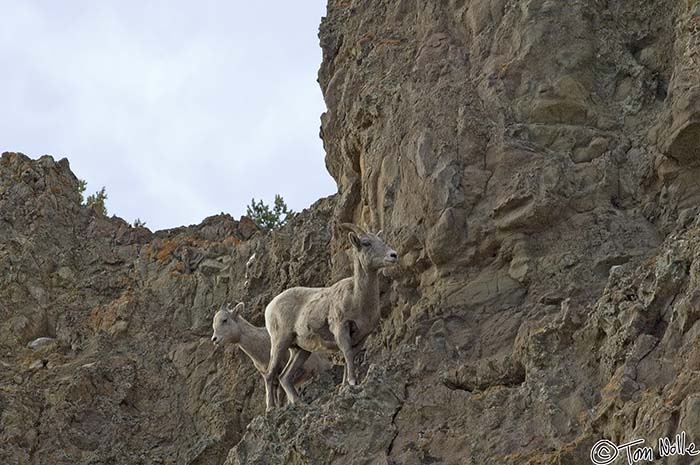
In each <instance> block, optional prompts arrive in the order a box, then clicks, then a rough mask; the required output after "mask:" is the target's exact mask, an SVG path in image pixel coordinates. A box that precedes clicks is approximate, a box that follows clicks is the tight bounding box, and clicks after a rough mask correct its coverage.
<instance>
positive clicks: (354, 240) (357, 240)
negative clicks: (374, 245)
mask: <svg viewBox="0 0 700 465" xmlns="http://www.w3.org/2000/svg"><path fill="white" fill-rule="evenodd" d="M348 239H349V240H350V243H351V244H352V245H353V246H354V247H355V248H356V249H358V250H359V249H360V247H361V246H362V244H361V242H360V238H359V237H358V236H357V234H355V233H354V232H349V233H348Z"/></svg>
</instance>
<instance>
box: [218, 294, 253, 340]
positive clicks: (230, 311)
mask: <svg viewBox="0 0 700 465" xmlns="http://www.w3.org/2000/svg"><path fill="white" fill-rule="evenodd" d="M244 308H245V304H244V303H243V302H240V303H239V304H238V305H236V306H235V307H234V308H231V305H230V304H227V305H225V306H224V305H222V306H221V308H220V309H219V311H218V312H216V314H215V315H214V320H213V322H212V329H213V330H214V334H213V335H212V336H211V341H212V342H213V343H214V344H217V345H218V344H225V343H229V342H232V343H234V344H238V343H239V342H240V340H241V330H240V328H239V327H238V315H239V314H240V312H241V311H242V310H243V309H244Z"/></svg>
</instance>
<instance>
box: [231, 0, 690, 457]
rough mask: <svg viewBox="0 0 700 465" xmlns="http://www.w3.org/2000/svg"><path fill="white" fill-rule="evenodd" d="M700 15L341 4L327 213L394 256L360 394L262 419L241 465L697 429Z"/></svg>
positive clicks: (586, 7) (329, 71) (327, 22)
mask: <svg viewBox="0 0 700 465" xmlns="http://www.w3.org/2000/svg"><path fill="white" fill-rule="evenodd" d="M699 28H700V6H699V5H698V3H697V2H693V1H687V2H686V1H681V2H677V1H657V2H643V1H627V2H612V1H608V2H606V1H594V0H583V1H574V2H551V1H543V0H528V1H518V2H515V1H507V0H501V1H496V2H494V1H477V0H474V1H444V2H409V1H396V2H394V1H378V2H369V1H341V0H338V1H333V0H331V1H330V2H329V6H328V16H327V18H325V19H324V20H323V23H322V25H321V33H320V38H321V46H322V48H323V52H324V59H323V64H322V66H321V70H320V73H319V82H320V84H321V88H322V90H323V92H324V96H325V99H326V103H327V107H328V111H327V113H325V114H324V115H323V117H322V122H323V126H322V136H323V139H324V143H325V147H326V151H327V158H326V163H327V166H328V169H329V171H330V172H331V173H332V175H333V176H334V177H335V178H336V180H337V181H338V184H339V194H338V203H337V207H336V212H335V213H336V216H337V217H338V218H340V219H342V220H354V221H360V222H362V221H364V222H366V223H367V224H369V225H371V226H373V227H376V228H382V229H384V230H385V231H387V237H388V239H389V241H390V242H391V244H392V245H393V246H394V247H396V248H397V250H399V252H400V254H401V256H402V257H403V258H402V261H401V267H400V269H397V270H394V271H392V272H391V275H392V278H393V282H392V288H391V293H390V296H391V297H390V301H389V302H387V307H386V311H387V313H388V316H387V318H386V320H385V321H384V322H383V325H382V328H381V331H379V332H378V333H377V334H376V335H375V337H373V338H372V340H371V341H370V342H369V347H368V350H367V353H366V354H365V358H364V360H365V365H364V366H365V368H366V369H367V370H368V374H367V380H366V382H365V386H364V387H363V389H362V390H361V391H360V392H354V391H352V392H351V391H345V392H341V393H340V394H339V395H333V394H329V395H328V396H326V397H324V398H322V399H320V400H318V401H316V402H314V403H312V404H311V405H310V406H309V407H308V408H306V409H300V411H298V412H287V411H285V412H283V413H280V414H278V416H268V417H266V418H264V419H263V418H258V419H256V420H255V421H254V422H253V424H252V425H251V426H250V431H249V432H248V433H247V434H246V436H245V437H244V439H243V441H242V442H241V443H240V444H239V445H238V446H237V447H236V448H235V449H234V450H232V451H231V453H230V454H229V458H228V461H227V463H228V464H239V463H319V461H320V462H322V463H338V464H341V463H353V464H354V463H357V464H360V463H401V464H420V463H475V464H476V463H478V464H483V463H493V464H503V463H514V464H515V463H517V464H524V463H567V464H568V463H581V464H583V463H590V461H589V456H588V454H589V451H590V447H591V446H592V445H593V443H594V442H595V441H597V440H598V439H601V438H603V437H606V438H610V439H612V440H614V441H616V442H617V443H618V444H619V443H622V442H624V441H625V440H631V439H635V438H638V437H641V438H645V439H646V440H647V441H649V442H651V443H654V442H655V441H656V439H657V438H658V437H659V436H661V435H666V434H673V433H674V432H677V431H681V430H685V431H686V432H687V434H688V435H689V436H690V437H695V438H696V439H697V438H700V430H699V429H698V427H699V425H698V423H697V421H696V420H695V419H694V418H696V417H697V415H696V412H697V410H696V406H695V403H696V400H695V399H697V396H698V391H697V386H696V385H695V384H694V381H692V380H693V379H694V378H696V377H697V376H696V375H697V367H698V363H700V359H698V354H697V350H696V349H695V347H696V346H697V341H698V339H697V334H696V333H697V331H698V326H696V325H695V323H696V319H697V317H696V316H694V315H695V313H696V312H697V303H696V300H697V298H696V296H695V286H694V283H695V281H696V280H697V279H698V274H697V266H698V265H697V253H698V251H697V248H696V242H697V232H698V229H697V227H698V223H697V222H696V221H695V220H694V218H695V217H696V214H697V209H696V207H697V205H698V200H700V197H699V194H700V185H698V183H697V179H699V178H698V176H699V175H700V170H699V169H700V163H699V161H700V132H699V131H698V128H699V127H700V126H698V119H699V118H700V101H699V100H698V97H699V96H700V78H699V77H698V76H700V67H699V64H700V55H698V53H700V52H699V50H700V48H699V47H698V45H700V32H698V31H699V30H700V29H699ZM338 247H339V246H338ZM336 250H338V249H336ZM694 412H695V414H694ZM683 460H684V459H678V461H677V462H673V461H670V462H669V463H686V462H684V461H683ZM685 460H687V458H686V459H685ZM688 463H689V462H688Z"/></svg>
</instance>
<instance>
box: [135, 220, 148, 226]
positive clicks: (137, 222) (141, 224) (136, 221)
mask: <svg viewBox="0 0 700 465" xmlns="http://www.w3.org/2000/svg"><path fill="white" fill-rule="evenodd" d="M134 227H135V228H145V227H146V222H145V221H142V220H141V218H136V219H135V220H134Z"/></svg>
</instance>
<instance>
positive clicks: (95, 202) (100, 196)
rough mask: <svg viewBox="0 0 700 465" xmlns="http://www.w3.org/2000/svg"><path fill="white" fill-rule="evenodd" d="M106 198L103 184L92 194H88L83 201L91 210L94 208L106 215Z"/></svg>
mask: <svg viewBox="0 0 700 465" xmlns="http://www.w3.org/2000/svg"><path fill="white" fill-rule="evenodd" d="M106 200H107V191H106V189H105V187H104V186H103V187H102V189H100V190H99V191H97V192H95V193H94V194H92V195H88V198H87V200H86V201H85V206H87V207H88V208H92V209H93V210H95V211H96V212H98V213H101V214H102V215H104V216H107V207H106V206H105V201H106Z"/></svg>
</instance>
